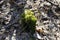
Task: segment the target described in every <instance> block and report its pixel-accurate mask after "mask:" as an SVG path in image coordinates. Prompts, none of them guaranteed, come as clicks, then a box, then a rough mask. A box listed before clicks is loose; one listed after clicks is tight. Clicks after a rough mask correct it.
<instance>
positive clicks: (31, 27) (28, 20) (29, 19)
mask: <svg viewBox="0 0 60 40" xmlns="http://www.w3.org/2000/svg"><path fill="white" fill-rule="evenodd" d="M21 17H22V19H21V21H22V24H23V26H24V27H26V31H27V32H31V33H34V32H35V26H36V21H37V18H36V17H35V16H34V12H32V11H31V10H28V9H26V10H25V11H24V13H23V14H22V15H21Z"/></svg>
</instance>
